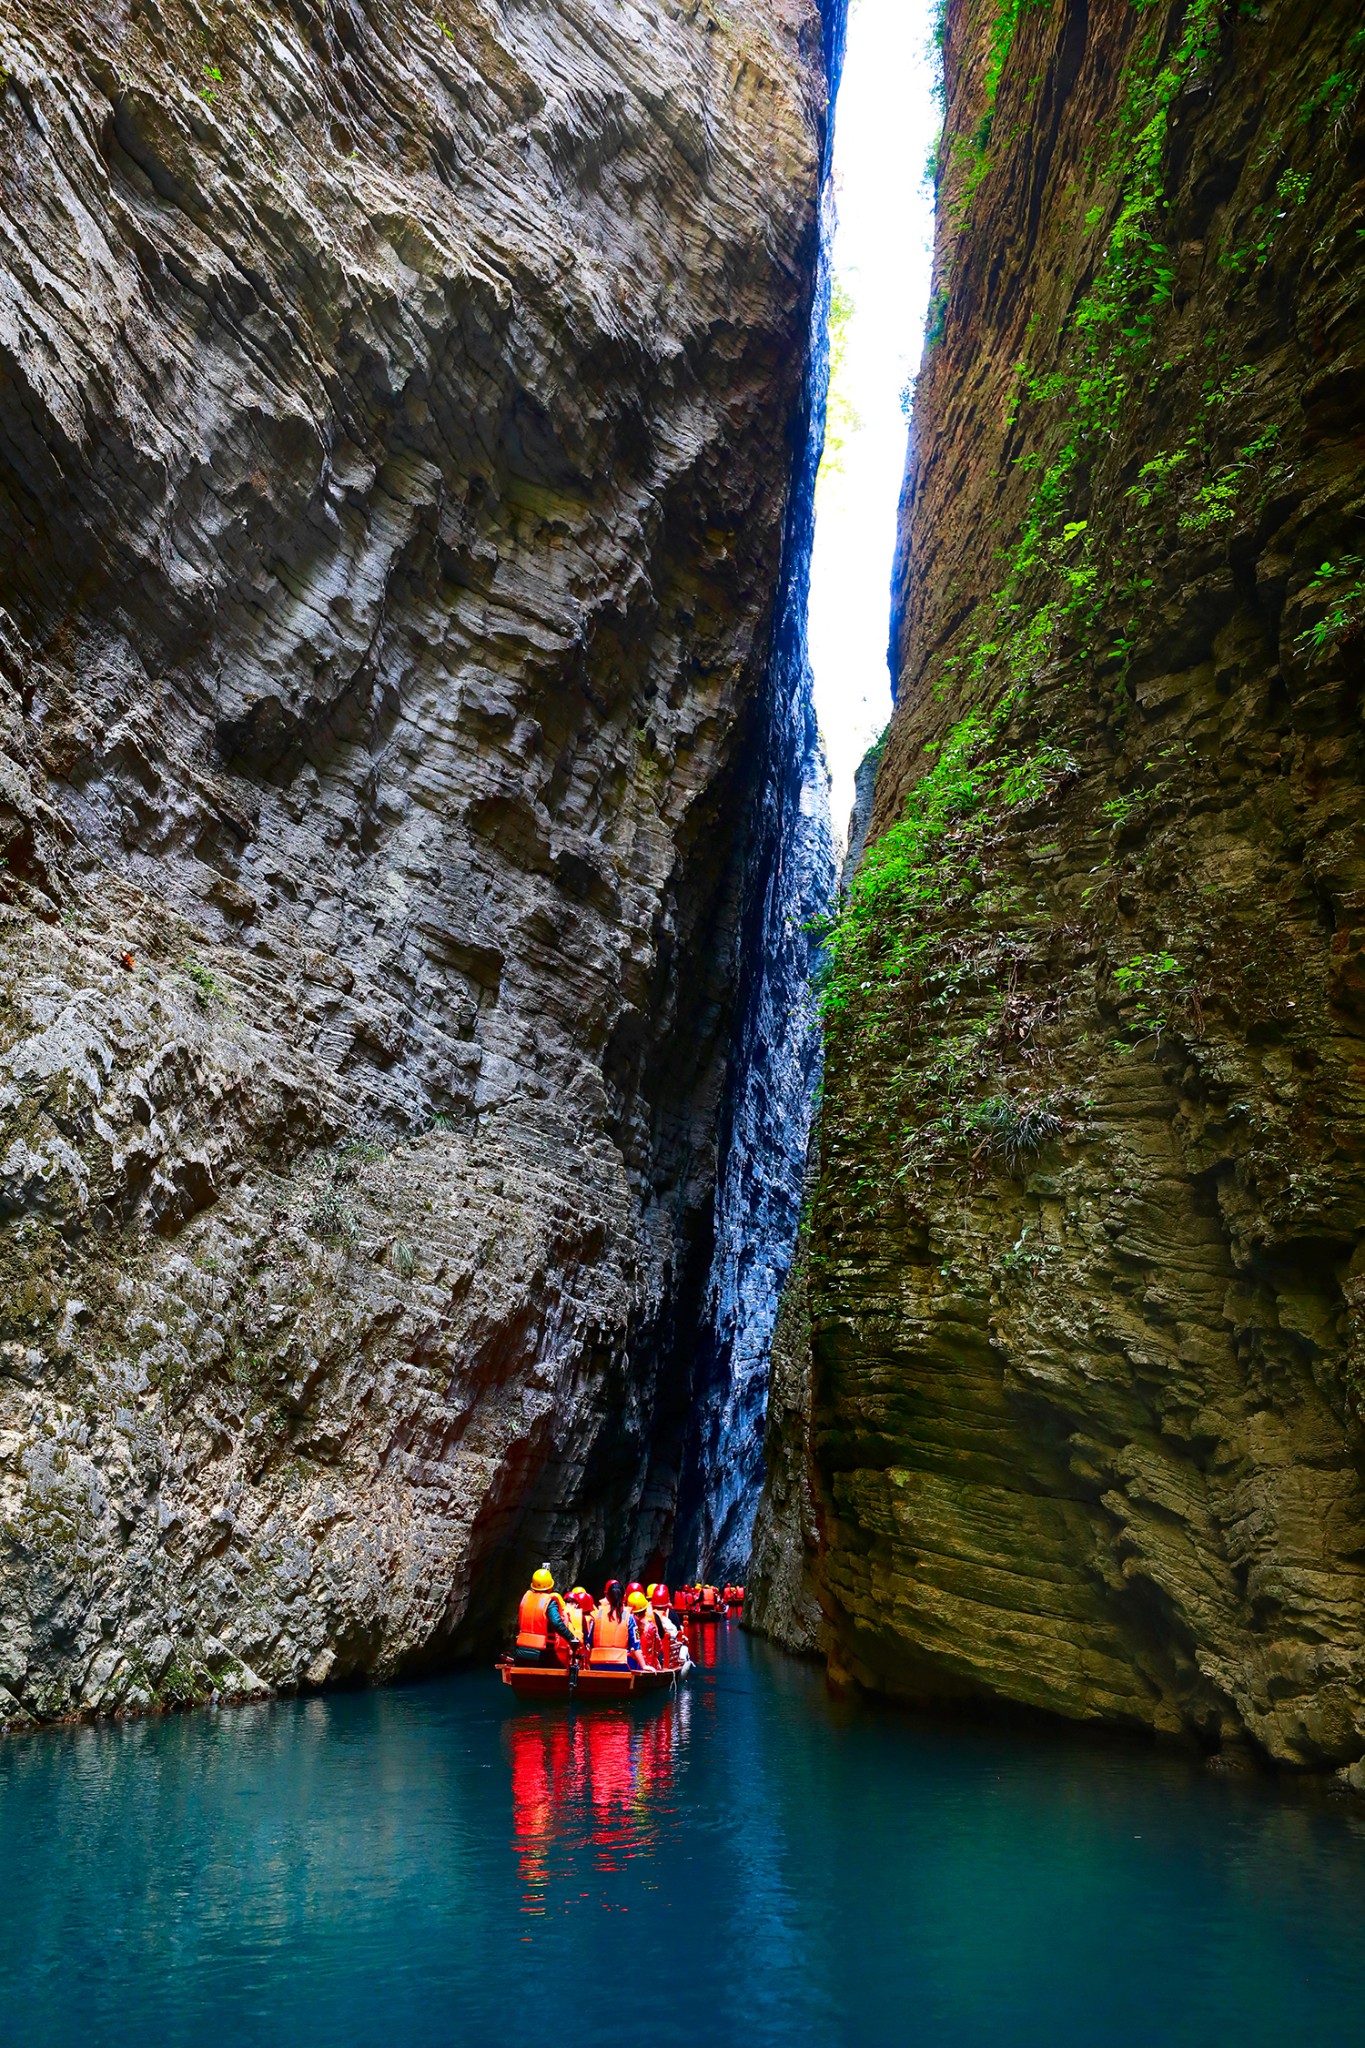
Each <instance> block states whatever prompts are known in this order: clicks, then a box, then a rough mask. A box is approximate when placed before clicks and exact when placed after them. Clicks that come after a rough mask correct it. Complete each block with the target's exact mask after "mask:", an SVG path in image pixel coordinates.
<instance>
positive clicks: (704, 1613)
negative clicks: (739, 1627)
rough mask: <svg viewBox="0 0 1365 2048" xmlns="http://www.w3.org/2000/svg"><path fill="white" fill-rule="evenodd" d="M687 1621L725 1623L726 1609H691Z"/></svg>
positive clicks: (688, 1611)
mask: <svg viewBox="0 0 1365 2048" xmlns="http://www.w3.org/2000/svg"><path fill="white" fill-rule="evenodd" d="M687 1619H688V1621H689V1622H693V1621H724V1619H725V1609H724V1607H689V1608H688V1610H687Z"/></svg>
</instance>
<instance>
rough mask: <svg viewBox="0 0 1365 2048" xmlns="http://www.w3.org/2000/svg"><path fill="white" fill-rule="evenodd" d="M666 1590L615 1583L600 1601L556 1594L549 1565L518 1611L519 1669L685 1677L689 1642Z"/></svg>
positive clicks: (580, 1590) (580, 1592)
mask: <svg viewBox="0 0 1365 2048" xmlns="http://www.w3.org/2000/svg"><path fill="white" fill-rule="evenodd" d="M672 1606H673V1598H672V1595H671V1594H670V1592H669V1590H668V1588H667V1586H665V1585H661V1584H658V1583H656V1584H654V1585H650V1586H642V1585H641V1584H640V1583H639V1581H638V1580H634V1581H632V1583H631V1584H630V1585H629V1586H624V1587H623V1586H622V1584H621V1581H620V1580H619V1579H612V1580H611V1581H610V1582H609V1584H608V1586H607V1589H606V1591H605V1593H603V1595H602V1598H601V1599H600V1600H594V1599H593V1597H592V1595H591V1593H589V1592H588V1591H587V1590H586V1589H585V1588H584V1587H582V1586H575V1587H574V1588H573V1590H572V1591H571V1592H569V1593H560V1592H557V1591H556V1589H555V1581H554V1573H553V1572H552V1571H551V1570H550V1567H549V1566H548V1565H547V1564H543V1565H542V1566H541V1567H540V1570H539V1571H537V1572H535V1573H534V1574H533V1575H532V1578H531V1584H530V1587H529V1589H528V1590H527V1591H526V1592H525V1593H523V1594H522V1596H521V1606H520V1607H519V1608H518V1610H517V1642H516V1651H515V1658H516V1662H517V1663H518V1664H560V1665H563V1666H569V1665H574V1664H584V1665H586V1666H587V1668H588V1669H589V1670H592V1671H679V1672H681V1671H686V1670H687V1668H688V1665H689V1664H690V1662H691V1659H690V1657H689V1655H688V1649H687V1638H686V1636H685V1635H684V1634H683V1633H682V1631H681V1630H680V1629H679V1627H678V1625H677V1623H676V1622H675V1621H674V1619H673V1616H672V1613H671V1609H672Z"/></svg>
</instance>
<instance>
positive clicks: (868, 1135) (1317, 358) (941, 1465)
mask: <svg viewBox="0 0 1365 2048" xmlns="http://www.w3.org/2000/svg"><path fill="white" fill-rule="evenodd" d="M1006 16H1009V17H1010V20H1009V21H1006V20H1005V17H1006ZM1011 27H1012V36H1011V34H1010V33H1008V31H1009V29H1010V28H1011ZM948 83H949V95H948V126H947V146H946V148H945V150H944V152H943V158H942V161H943V170H942V178H941V186H940V195H939V207H940V227H939V249H938V265H937V277H936V284H937V292H936V298H935V303H934V307H933V309H932V313H931V336H932V343H931V347H930V349H929V353H928V355H927V358H926V364H925V367H924V370H923V372H922V374H921V378H920V381H919V385H918V389H917V394H916V405H915V422H914V428H913V435H912V453H911V463H910V469H909V473H908V479H907V486H906V495H905V500H904V507H903V545H902V553H901V562H900V568H899V571H898V592H899V595H898V603H899V618H898V629H897V663H898V684H899V689H898V703H897V710H896V714H895V718H894V720H893V724H892V728H891V732H890V735H889V739H888V744H887V747H886V752H885V756H884V759H883V762H882V765H881V769H880V773H879V777H878V783H877V793H876V802H875V807H874V813H873V818H872V825H871V831H870V835H869V844H868V851H867V853H866V854H865V856H864V860H863V865H862V868H861V869H860V872H859V878H858V881H857V883H856V884H855V888H854V895H853V899H852V904H851V908H850V913H849V918H848V920H846V923H845V927H844V930H845V934H846V946H845V951H844V952H843V954H842V956H841V962H840V969H841V971H840V974H839V975H838V976H836V986H835V989H834V994H833V1002H832V1009H831V1017H830V1025H829V1033H828V1045H827V1070H826V1071H827V1082H826V1090H825V1097H824V1103H823V1110H822V1151H823V1163H822V1171H821V1178H820V1186H819V1191H818V1195H817V1198H816V1202H815V1205H814V1217H813V1226H812V1232H811V1240H810V1251H809V1278H808V1285H809V1293H810V1326H811V1328H812V1330H813V1366H812V1386H811V1395H810V1400H811V1407H812V1411H813V1422H812V1430H811V1442H812V1445H813V1471H814V1474H815V1482H816V1484H815V1494H814V1501H813V1504H814V1508H815V1512H816V1522H817V1526H818V1531H819V1539H818V1541H819V1552H820V1555H819V1576H820V1583H821V1594H822V1599H823V1603H824V1607H825V1611H826V1614H827V1617H828V1623H829V1627H830V1629H831V1633H832V1638H833V1642H832V1648H831V1665H832V1669H833V1670H834V1671H835V1672H836V1674H842V1675H851V1676H853V1677H855V1678H856V1679H858V1680H859V1681H861V1682H863V1683H865V1684H866V1685H868V1686H871V1687H874V1688H879V1689H884V1690H888V1691H891V1692H895V1693H898V1694H900V1695H903V1696H906V1697H910V1698H917V1699H924V1700H939V1701H943V1700H952V1699H961V1698H973V1699H977V1700H982V1699H984V1700H989V1701H995V1702H1007V1703H1013V1704H1017V1705H1027V1706H1030V1707H1034V1708H1041V1709H1044V1710H1047V1711H1049V1712H1052V1713H1056V1714H1061V1715H1065V1716H1070V1717H1073V1718H1077V1719H1096V1720H1104V1721H1110V1722H1115V1723H1124V1724H1128V1725H1132V1726H1139V1727H1146V1728H1152V1729H1156V1730H1161V1731H1167V1732H1170V1733H1178V1734H1182V1735H1184V1736H1186V1737H1188V1738H1190V1739H1193V1740H1196V1741H1198V1742H1199V1743H1201V1744H1203V1745H1204V1746H1205V1747H1207V1748H1210V1749H1220V1748H1221V1749H1223V1750H1224V1751H1229V1750H1236V1749H1239V1748H1242V1749H1250V1750H1251V1751H1253V1752H1255V1753H1257V1754H1259V1755H1261V1756H1264V1757H1268V1758H1270V1759H1273V1760H1276V1761H1278V1762H1282V1763H1286V1764H1291V1765H1300V1766H1310V1767H1316V1768H1323V1767H1327V1766H1331V1767H1335V1768H1338V1769H1346V1770H1349V1769H1350V1768H1352V1767H1354V1766H1355V1764H1356V1763H1357V1761H1358V1760H1359V1759H1360V1758H1361V1756H1362V1753H1365V1649H1363V1648H1362V1643H1363V1641H1365V1635H1363V1632H1362V1622H1363V1621H1365V1611H1363V1603H1362V1595H1363V1594H1365V1564H1363V1563H1362V1559H1365V1484H1363V1483H1362V1469H1363V1463H1365V1433H1363V1431H1362V1386H1363V1385H1365V1381H1363V1380H1362V1371H1363V1368H1362V1362H1361V1351H1360V1293H1361V1278H1360V1269H1361V1266H1362V1263H1363V1262H1365V1249H1362V1247H1365V1148H1363V1146H1362V1127H1363V1126H1362V1115H1363V1113H1365V1096H1362V1086H1361V1077H1362V1072H1363V1071H1365V1068H1363V1067H1362V1053H1363V1052H1365V1035H1363V1034H1365V1019H1363V1016H1362V1009H1361V1002H1360V989H1359V987H1358V986H1357V984H1358V982H1359V979H1360V977H1359V975H1358V974H1357V972H1356V967H1355V964H1354V963H1355V961H1356V956H1357V953H1358V952H1359V950H1360V949H1359V946H1358V943H1357V936H1358V927H1359V924H1360V914H1361V904H1362V902H1365V894H1363V893H1362V891H1363V890H1365V869H1362V865H1361V859H1362V837H1361V834H1362V819H1363V818H1365V806H1363V805H1362V771H1363V770H1365V761H1363V760H1362V754H1361V740H1360V703H1361V691H1362V687H1365V581H1362V572H1361V562H1362V558H1365V495H1362V482H1361V479H1362V468H1361V455H1362V450H1363V449H1365V409H1363V401H1365V380H1362V377H1361V366H1362V363H1365V354H1363V353H1362V351H1363V350H1365V35H1362V32H1361V29H1360V23H1359V16H1358V11H1357V10H1356V9H1354V8H1351V7H1347V6H1344V5H1331V6H1324V7H1321V8H1317V9H1314V10H1312V12H1311V16H1309V15H1306V14H1305V12H1304V10H1302V9H1301V8H1298V7H1296V6H1293V5H1291V4H1272V5H1267V6H1264V7H1261V8H1259V9H1257V10H1255V12H1254V13H1252V12H1251V11H1249V10H1245V9H1240V10H1239V9H1235V8H1232V7H1223V6H1219V5H1214V4H1205V0H1193V4H1191V5H1189V6H1183V5H1182V6H1163V5H1158V6H1156V7H1154V8H1146V9H1142V10H1139V9H1136V8H1134V7H1132V6H1130V5H1128V4H1126V0H1094V4H1092V5H1090V6H1089V7H1088V8H1087V7H1086V6H1084V5H1078V4H1066V5H1061V4H1059V5H1055V6H1046V7H1042V8H1038V9H1023V10H1019V11H1018V15H1017V21H1016V20H1014V19H1013V16H1012V13H1011V10H997V9H995V8H993V7H990V6H985V5H971V4H958V5H951V6H950V8H949V12H948ZM849 920H851V921H849ZM789 1349H790V1350H791V1352H792V1354H793V1355H797V1354H799V1349H800V1347H799V1345H798V1346H794V1347H789ZM788 1406H789V1408H791V1410H792V1411H793V1413H799V1410H800V1406H801V1398H800V1394H799V1390H798V1392H797V1393H795V1394H794V1395H793V1396H792V1398H791V1400H790V1401H789V1403H788ZM770 1441H771V1440H770ZM770 1456H771V1451H770ZM782 1483H783V1484H784V1485H786V1486H787V1488H788V1491H789V1492H790V1491H791V1485H790V1478H789V1477H788V1478H787V1479H784V1480H783V1481H782ZM765 1512H766V1509H765ZM803 1519H804V1515H803V1512H801V1511H798V1512H797V1513H796V1514H795V1515H794V1516H790V1517H789V1526H790V1527H791V1528H792V1529H794V1530H795V1529H797V1528H799V1526H800V1524H801V1522H802V1521H803ZM790 1547H791V1546H790V1542H789V1545H788V1548H789V1550H790ZM759 1597H760V1602H761V1601H762V1599H763V1598H764V1597H765V1594H764V1589H762V1588H760V1592H759ZM795 1604H796V1602H795V1599H794V1596H788V1597H787V1600H786V1610H787V1611H791V1610H792V1609H793V1608H794V1606H795Z"/></svg>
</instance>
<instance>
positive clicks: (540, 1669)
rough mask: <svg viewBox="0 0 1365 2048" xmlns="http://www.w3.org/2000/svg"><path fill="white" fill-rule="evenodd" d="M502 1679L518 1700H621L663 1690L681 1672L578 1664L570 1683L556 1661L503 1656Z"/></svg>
mask: <svg viewBox="0 0 1365 2048" xmlns="http://www.w3.org/2000/svg"><path fill="white" fill-rule="evenodd" d="M498 1670H499V1671H500V1672H501V1673H502V1682H503V1684H504V1685H508V1686H510V1687H511V1688H512V1691H513V1692H514V1693H515V1694H516V1696H517V1698H518V1699H519V1700H566V1699H568V1698H569V1697H570V1696H571V1695H572V1697H573V1698H574V1699H576V1700H579V1701H588V1700H622V1699H628V1698H630V1697H632V1696H633V1695H637V1694H639V1693H646V1692H666V1691H667V1690H668V1688H669V1687H670V1686H672V1685H676V1684H677V1682H678V1680H679V1678H681V1677H682V1676H683V1675H684V1674H683V1673H682V1672H680V1671H593V1670H592V1669H591V1668H590V1667H589V1666H588V1665H586V1664H584V1665H580V1666H579V1670H578V1675H577V1682H576V1683H575V1684H573V1685H570V1683H569V1680H570V1676H571V1674H570V1672H569V1671H568V1670H567V1668H566V1667H565V1666H564V1665H562V1664H559V1665H556V1664H515V1663H513V1661H512V1659H511V1658H510V1657H504V1658H502V1659H501V1661H500V1662H499V1664H498Z"/></svg>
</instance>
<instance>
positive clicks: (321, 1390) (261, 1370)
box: [0, 0, 826, 1720]
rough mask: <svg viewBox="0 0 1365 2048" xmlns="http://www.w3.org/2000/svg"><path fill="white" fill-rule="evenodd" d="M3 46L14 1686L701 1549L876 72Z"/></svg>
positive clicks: (83, 40)
mask: <svg viewBox="0 0 1365 2048" xmlns="http://www.w3.org/2000/svg"><path fill="white" fill-rule="evenodd" d="M0 63H3V66H4V73H5V83H4V90H3V96H0V179H2V180H3V202H2V203H0V234H3V236H4V241H5V258H4V263H5V270H6V273H7V276H6V289H5V294H4V299H3V307H2V308H0V349H2V350H3V362H4V376H3V379H0V526H2V529H3V535H4V548H5V554H4V567H3V584H2V587H0V605H3V614H4V616H3V621H2V622H0V623H2V624H3V637H2V639H0V744H2V745H3V754H2V755H0V836H3V847H2V848H0V851H3V853H4V856H5V865H4V868H3V870H0V875H2V876H3V896H4V899H5V903H4V908H3V910H2V911H0V916H2V917H3V923H4V936H5V941H6V943H5V949H4V969H3V982H2V984H0V1107H2V1109H3V1119H4V1128H3V1132H0V1205H2V1213H3V1233H4V1234H3V1243H2V1245H0V1259H2V1260H3V1272H0V1295H2V1297H3V1309H2V1310H0V1314H3V1321H4V1328H3V1331H2V1332H0V1688H3V1694H2V1695H0V1705H4V1715H3V1716H0V1718H8V1719H10V1720H14V1719H16V1718H23V1717H39V1718H41V1717H43V1716H47V1715H52V1714H57V1713H63V1712H71V1711H75V1710H80V1709H92V1708H109V1707H116V1706H138V1705H146V1704H148V1703H151V1702H154V1701H166V1700H174V1699H182V1698H191V1697H196V1696H200V1695H202V1694H203V1693H204V1692H205V1691H207V1690H208V1689H209V1688H210V1687H213V1688H216V1689H219V1690H223V1691H228V1692H232V1691H236V1692H248V1693H249V1692H251V1691H253V1690H255V1689H257V1688H258V1687H259V1686H261V1685H262V1684H268V1685H274V1686H278V1685H287V1684H297V1683H313V1684H319V1683H323V1682H324V1681H326V1680H328V1679H339V1678H343V1677H346V1676H348V1675H351V1674H356V1673H368V1674H378V1675H383V1674H385V1673H387V1672H391V1671H393V1670H396V1669H398V1668H400V1667H402V1666H404V1665H410V1664H411V1663H412V1662H413V1661H414V1660H420V1659H422V1658H424V1657H432V1656H436V1655H440V1654H443V1653H446V1652H448V1651H449V1650H450V1649H452V1648H455V1647H459V1646H460V1645H462V1644H468V1643H471V1642H473V1641H475V1640H478V1639H479V1637H480V1632H481V1631H482V1630H484V1629H485V1628H487V1627H488V1626H489V1625H490V1623H491V1622H492V1621H493V1620H494V1618H495V1619H496V1624H497V1625H498V1626H499V1627H500V1626H501V1624H502V1622H503V1621H504V1620H505V1613H504V1612H503V1605H504V1603H505V1600H506V1597H507V1596H508V1594H509V1592H510V1591H511V1590H513V1588H514V1582H515V1581H516V1579H518V1578H519V1577H520V1575H521V1574H522V1573H523V1571H524V1570H525V1568H526V1566H527V1564H528V1563H529V1562H533V1561H535V1558H536V1556H538V1554H540V1553H542V1552H546V1553H549V1554H551V1555H552V1556H553V1558H554V1559H555V1561H556V1563H557V1564H559V1565H560V1566H561V1567H562V1568H563V1569H564V1570H566V1571H572V1570H577V1569H587V1568H589V1567H590V1566H591V1567H596V1566H597V1565H598V1564H599V1563H600V1562H601V1561H602V1560H603V1559H605V1558H606V1557H607V1556H610V1557H611V1558H612V1559H613V1561H617V1562H619V1561H620V1560H621V1559H622V1557H624V1556H627V1555H629V1556H630V1557H632V1558H633V1559H635V1560H636V1561H637V1562H643V1561H644V1560H645V1559H646V1558H647V1557H648V1556H650V1555H652V1554H657V1553H658V1551H659V1549H660V1548H661V1546H664V1545H666V1542H667V1538H668V1533H669V1528H670V1522H671V1516H672V1513H673V1504H674V1496H675V1491H676V1478H677V1466H678V1459H679V1455H680V1444H681V1441H682V1435H683V1430H684V1427H685V1422H686V1415H687V1407H688V1400H689V1395H690V1381H689V1371H688V1358H687V1352H686V1348H685V1347H684V1346H683V1345H682V1344H681V1343H680V1337H681V1335H682V1334H683V1333H686V1334H689V1335H690V1333H691V1331H692V1330H693V1328H694V1327H695V1319H696V1302H697V1300H698V1299H699V1298H700V1295H701V1291H702V1288H703V1284H704V1280H705V1275H706V1270H707V1263H708V1260H709V1257H710V1251H711V1242H712V1234H711V1216H712V1205H713V1200H714V1189H715V1181H716V1149H717V1127H718V1122H719V1108H720V1104H721V1100H722V1094H723V1088H724V1079H725V1071H726V1061H727V1049H728V1045H729V1039H730V1032H731V1026H732V1016H733V1011H734V993H735V981H736V959H737V950H738V944H739V932H740V920H741V911H742V906H743V905H744V903H745V901H746V900H747V897H748V895H750V894H751V893H752V888H751V878H750V868H751V864H752V861H753V858H754V844H755V828H754V817H755V811H756V807H757V804H758V801H759V797H760V794H761V791H762V789H763V787H764V786H765V782H766V780H767V779H768V777H769V774H770V763H769V760H768V758H767V755H768V750H769V748H770V745H771V734H772V730H773V724H772V719H771V716H770V711H771V689H770V685H769V682H768V670H767V654H768V643H769V627H770V619H771V614H772V602H773V593H774V591H775V589H776V587H777V583H778V579H779V566H780V559H781V551H782V544H783V534H784V523H785V519H786V501H787V492H788V485H789V477H790V470H791V461H790V459H789V457H788V455H787V454H786V453H785V452H784V451H787V450H791V449H794V448H796V447H797V445H798V444H799V440H800V434H801V421H802V418H803V405H802V370H803V364H802V342H803V337H804V335H805V333H806V330H807V324H808V321H809V316H810V306H811V295H812V289H813V278H814V270H815V259H816V250H817V243H818V222H817V202H818V187H819V175H820V165H821V160H822V153H823V146H824V129H825V97H826V96H825V86H824V77H823V56H822V39H821V22H820V19H819V16H818V14H817V12H816V10H815V8H814V7H813V6H812V5H808V4H806V0H761V4H760V0H727V5H726V7H725V9H724V10H723V11H722V10H721V9H719V8H714V7H711V6H710V5H708V4H706V0H638V4H617V0H612V4H611V6H610V7H606V6H603V5H601V4H600V0H537V4H529V0H528V4H517V5H514V6H505V7H494V6H491V5H488V6H485V5H480V4H477V0H470V4H462V5H460V6H459V7H458V8H455V9H452V10H450V11H449V14H448V15H444V16H442V15H439V14H438V16H437V17H435V18H433V17H432V16H431V15H430V13H429V12H428V13H425V14H424V13H423V12H421V10H418V9H415V8H411V7H407V6H401V5H391V6H388V5H383V4H379V0H372V4H368V5H364V6H362V5H358V4H357V5H350V6H346V5H338V6H328V7H326V8H323V7H320V6H316V7H315V6H312V5H310V4H307V0H296V4H294V5H292V6H283V5H281V6H278V7H272V8H268V9H258V8H257V9H253V8H247V7H234V6H225V7H223V8H220V9H217V10H215V11H214V12H213V14H212V15H211V16H210V15H207V14H204V13H200V12H198V11H196V10H194V9H188V8H185V7H182V6H180V5H177V4H174V0H134V4H133V5H131V6H129V7H123V6H117V7H114V6H111V7H109V8H107V9H97V10H96V12H95V14H94V15H90V14H87V15H85V16H83V17H82V21H81V25H80V26H79V27H76V26H70V25H69V24H68V17H67V16H65V15H63V14H62V13H60V12H59V10H57V9H55V8H50V7H45V6H35V7H30V8H27V9H26V10H24V12H23V15H22V19H21V20H20V21H19V22H18V23H16V21H15V19H14V17H13V15H11V18H10V20H9V22H8V23H7V24H6V26H5V27H4V28H3V30H0ZM6 1702H8V1703H9V1704H5V1703H6Z"/></svg>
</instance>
